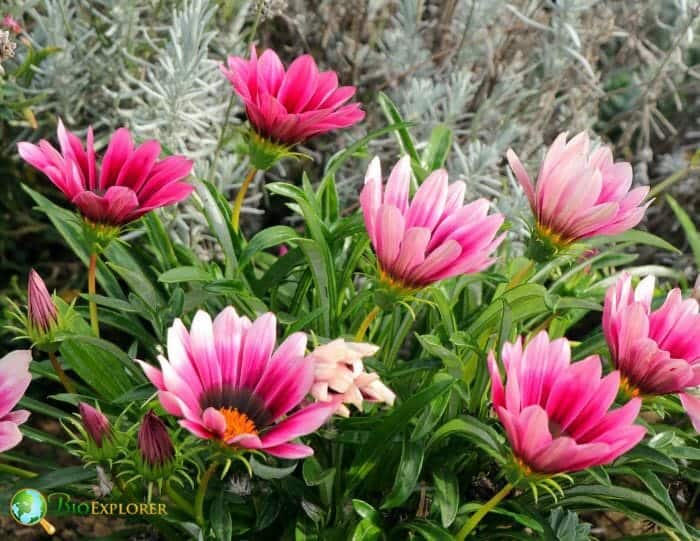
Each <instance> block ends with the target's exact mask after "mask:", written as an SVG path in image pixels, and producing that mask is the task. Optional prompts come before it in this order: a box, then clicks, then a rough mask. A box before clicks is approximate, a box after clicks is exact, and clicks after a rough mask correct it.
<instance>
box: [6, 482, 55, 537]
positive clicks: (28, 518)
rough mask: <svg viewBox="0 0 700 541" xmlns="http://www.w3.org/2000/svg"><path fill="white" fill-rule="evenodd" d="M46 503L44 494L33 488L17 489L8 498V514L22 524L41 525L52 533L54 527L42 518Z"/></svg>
mask: <svg viewBox="0 0 700 541" xmlns="http://www.w3.org/2000/svg"><path fill="white" fill-rule="evenodd" d="M47 508H48V504H47V503H46V498H45V497H44V495H43V494H42V493H41V492H39V491H38V490H36V489H34V488H23V489H21V490H18V491H17V492H16V493H15V495H14V496H12V500H10V516H12V518H14V519H15V520H16V521H17V522H18V523H20V524H22V525H23V526H33V525H35V524H41V526H42V527H43V528H44V529H45V530H46V531H47V533H50V534H52V533H53V532H55V531H56V530H55V528H54V527H53V526H52V525H51V524H50V523H49V522H48V521H46V520H45V519H44V517H45V516H46V511H47Z"/></svg>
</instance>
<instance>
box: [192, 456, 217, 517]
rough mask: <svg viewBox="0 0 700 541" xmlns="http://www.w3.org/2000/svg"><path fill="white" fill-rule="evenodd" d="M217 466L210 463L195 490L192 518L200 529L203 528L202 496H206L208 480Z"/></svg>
mask: <svg viewBox="0 0 700 541" xmlns="http://www.w3.org/2000/svg"><path fill="white" fill-rule="evenodd" d="M217 466H218V464H217V463H216V462H214V463H212V465H211V466H209V468H208V469H207V471H205V472H204V475H202V479H201V480H200V481H199V487H198V488H197V494H196V495H195V497H194V511H195V515H194V518H195V520H196V521H197V524H199V526H200V527H201V528H203V527H204V496H206V494H207V487H208V486H209V480H210V479H211V477H212V475H214V472H215V471H216V467H217Z"/></svg>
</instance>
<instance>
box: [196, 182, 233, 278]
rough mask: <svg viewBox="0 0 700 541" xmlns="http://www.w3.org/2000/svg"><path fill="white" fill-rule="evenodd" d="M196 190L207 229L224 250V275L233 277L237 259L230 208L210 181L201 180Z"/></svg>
mask: <svg viewBox="0 0 700 541" xmlns="http://www.w3.org/2000/svg"><path fill="white" fill-rule="evenodd" d="M196 190H197V195H198V196H199V198H200V199H201V201H202V212H203V213H204V216H205V217H206V219H207V223H208V224H209V229H211V231H212V232H213V233H214V235H215V236H216V238H217V240H218V241H219V245H220V246H221V249H222V250H223V252H224V257H225V261H226V267H225V270H224V275H225V277H226V278H233V277H234V274H235V272H236V269H237V268H238V260H237V259H236V250H235V249H234V246H233V236H232V230H231V208H230V206H229V204H228V202H227V201H226V200H225V199H224V198H223V196H222V195H221V194H220V193H219V192H218V190H217V189H216V186H214V185H213V184H212V183H211V182H207V181H201V182H200V183H199V184H198V185H197V187H196Z"/></svg>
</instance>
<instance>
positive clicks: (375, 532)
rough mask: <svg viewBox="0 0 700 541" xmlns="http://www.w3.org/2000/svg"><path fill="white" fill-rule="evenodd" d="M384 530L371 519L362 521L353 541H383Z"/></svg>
mask: <svg viewBox="0 0 700 541" xmlns="http://www.w3.org/2000/svg"><path fill="white" fill-rule="evenodd" d="M382 537H383V534H382V530H381V529H380V528H379V527H378V526H376V525H375V524H374V523H373V522H372V521H371V520H369V519H366V518H365V519H362V520H361V521H360V522H358V523H357V526H355V530H354V531H353V532H352V537H351V541H378V540H380V539H382Z"/></svg>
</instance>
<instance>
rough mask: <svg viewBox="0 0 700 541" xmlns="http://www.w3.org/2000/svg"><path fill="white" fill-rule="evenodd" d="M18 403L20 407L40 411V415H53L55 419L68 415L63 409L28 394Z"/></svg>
mask: <svg viewBox="0 0 700 541" xmlns="http://www.w3.org/2000/svg"><path fill="white" fill-rule="evenodd" d="M18 405H19V407H20V408H27V409H28V410H30V411H35V412H37V413H41V414H42V415H47V416H49V417H54V418H55V419H63V418H64V417H68V416H69V414H68V413H66V412H65V411H63V410H61V409H58V408H55V407H54V406H50V405H48V404H44V402H42V401H41V400H36V399H34V398H31V397H30V396H23V397H22V399H21V400H20V401H19V404H18Z"/></svg>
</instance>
